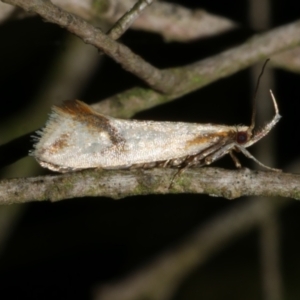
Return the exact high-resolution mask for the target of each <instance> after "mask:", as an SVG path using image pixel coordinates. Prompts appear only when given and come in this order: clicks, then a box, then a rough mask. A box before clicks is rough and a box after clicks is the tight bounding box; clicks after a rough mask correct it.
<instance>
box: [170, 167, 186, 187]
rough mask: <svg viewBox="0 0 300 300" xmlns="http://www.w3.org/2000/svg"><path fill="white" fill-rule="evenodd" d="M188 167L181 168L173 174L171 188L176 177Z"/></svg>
mask: <svg viewBox="0 0 300 300" xmlns="http://www.w3.org/2000/svg"><path fill="white" fill-rule="evenodd" d="M187 168H188V167H187V166H185V167H183V168H180V169H178V170H177V171H176V172H175V174H174V175H173V177H172V179H171V182H170V185H169V189H170V188H171V187H172V185H173V182H174V179H175V178H176V177H177V176H180V175H181V174H182V173H183V172H184V171H185V170H186V169H187Z"/></svg>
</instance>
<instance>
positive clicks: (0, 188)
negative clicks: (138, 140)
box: [0, 168, 300, 204]
mask: <svg viewBox="0 0 300 300" xmlns="http://www.w3.org/2000/svg"><path fill="white" fill-rule="evenodd" d="M175 172H177V170H175V169H149V170H143V169H135V170H111V171H104V170H94V169H93V170H84V171H79V172H72V173H65V174H60V175H47V176H39V177H33V178H17V179H5V180H2V181H0V204H12V203H25V202H31V201H45V200H50V201H59V200H63V199H70V198H75V197H86V196H89V197H99V196H103V197H110V198H113V199H120V198H124V197H127V196H133V195H146V194H169V193H176V194H178V193H198V194H208V195H211V196H216V197H224V198H227V199H235V198H238V197H241V196H268V197H270V196H281V197H289V198H294V199H300V175H294V174H287V173H277V172H263V171H251V170H249V169H241V170H237V171H231V170H224V169H219V168H198V169H188V170H186V171H185V172H184V173H183V174H182V175H180V176H178V177H176V178H175V180H174V183H173V185H172V188H171V189H169V185H170V183H171V179H172V177H173V176H174V174H175Z"/></svg>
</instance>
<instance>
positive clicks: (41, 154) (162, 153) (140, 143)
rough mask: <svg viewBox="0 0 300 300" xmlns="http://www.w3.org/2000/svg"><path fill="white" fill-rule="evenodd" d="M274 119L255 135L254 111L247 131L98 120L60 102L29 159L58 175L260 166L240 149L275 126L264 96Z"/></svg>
mask: <svg viewBox="0 0 300 300" xmlns="http://www.w3.org/2000/svg"><path fill="white" fill-rule="evenodd" d="M270 94H271V98H272V101H273V105H274V109H275V115H274V117H273V119H272V120H271V121H270V122H269V123H267V124H266V125H265V126H264V127H263V128H262V129H261V130H258V131H255V130H254V127H255V121H254V119H255V110H253V115H252V122H251V125H250V126H244V125H237V126H227V125H216V124H196V123H183V122H156V121H138V120H122V119H116V118H113V117H109V116H105V115H102V114H100V113H98V112H96V111H94V110H93V109H92V108H91V107H90V106H88V105H87V104H85V103H83V102H81V101H79V100H73V101H66V102H64V103H63V104H62V105H61V106H54V107H53V109H52V113H51V115H50V118H49V120H48V122H47V123H46V126H45V128H44V129H42V130H41V131H37V136H36V144H35V145H34V150H33V151H32V152H31V153H30V155H32V156H34V157H35V159H36V160H37V161H38V162H39V163H40V165H41V166H42V167H45V168H48V169H50V170H53V171H58V172H70V171H74V170H81V169H88V168H102V169H125V168H132V167H136V168H150V167H177V168H179V169H184V168H188V167H193V166H204V165H209V164H211V163H213V162H214V161H216V160H218V159H219V158H221V157H223V156H224V155H226V154H230V155H231V157H232V158H233V161H234V163H235V165H236V167H241V164H240V163H239V161H238V159H237V158H236V156H235V155H234V152H242V153H243V154H244V155H245V156H246V157H248V158H250V159H252V160H254V161H255V162H256V163H258V164H259V165H260V166H262V167H264V168H266V169H269V170H275V171H276V169H273V168H270V167H267V166H265V165H264V164H263V163H261V162H259V161H258V160H257V159H256V158H255V157H254V156H252V155H251V154H250V152H248V150H247V149H246V148H248V147H250V146H251V145H253V144H255V143H256V142H258V141H259V140H260V139H262V138H263V137H264V136H265V135H267V134H268V133H269V131H270V130H271V129H272V128H273V127H274V126H275V124H276V123H277V122H278V121H279V119H280V117H281V116H280V115H279V110H278V106H277V102H276V99H275V97H274V95H273V93H272V91H270Z"/></svg>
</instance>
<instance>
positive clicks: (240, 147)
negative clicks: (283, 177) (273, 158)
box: [236, 144, 281, 172]
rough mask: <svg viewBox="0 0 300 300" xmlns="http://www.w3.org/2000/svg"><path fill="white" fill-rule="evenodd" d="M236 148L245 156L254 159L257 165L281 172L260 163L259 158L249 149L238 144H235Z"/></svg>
mask: <svg viewBox="0 0 300 300" xmlns="http://www.w3.org/2000/svg"><path fill="white" fill-rule="evenodd" d="M236 148H237V149H239V150H240V151H241V152H242V153H243V154H244V155H245V156H246V157H248V158H250V159H252V160H254V161H255V162H256V163H257V164H258V165H260V166H261V167H263V168H265V169H267V170H270V171H275V172H281V170H280V169H275V168H271V167H268V166H266V165H264V164H263V163H261V162H260V161H259V160H257V159H256V158H255V157H254V156H253V155H252V154H251V153H250V152H249V151H247V150H246V149H245V148H244V147H242V146H240V145H238V144H237V145H236Z"/></svg>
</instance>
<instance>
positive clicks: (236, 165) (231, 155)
mask: <svg viewBox="0 0 300 300" xmlns="http://www.w3.org/2000/svg"><path fill="white" fill-rule="evenodd" d="M229 155H230V157H231V158H232V160H233V162H234V164H235V167H236V168H237V169H240V168H241V167H242V165H241V163H240V161H239V159H238V158H237V157H236V156H235V155H234V153H233V151H229Z"/></svg>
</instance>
